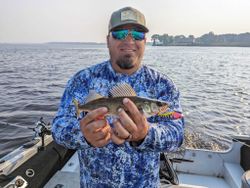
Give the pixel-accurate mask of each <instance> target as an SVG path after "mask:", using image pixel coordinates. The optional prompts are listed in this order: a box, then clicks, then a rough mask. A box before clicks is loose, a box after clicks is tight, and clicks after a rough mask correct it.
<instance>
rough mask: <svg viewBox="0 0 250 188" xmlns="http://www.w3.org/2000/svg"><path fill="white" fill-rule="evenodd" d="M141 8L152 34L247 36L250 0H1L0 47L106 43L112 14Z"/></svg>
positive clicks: (149, 35)
mask: <svg viewBox="0 0 250 188" xmlns="http://www.w3.org/2000/svg"><path fill="white" fill-rule="evenodd" d="M125 6H131V7H134V8H136V9H138V10H140V11H141V12H142V13H143V14H144V15H145V17H146V22H147V26H148V28H149V30H150V32H149V33H148V34H147V38H148V41H150V39H151V36H152V35H153V34H164V33H166V34H169V35H174V36H175V35H185V36H188V35H194V36H195V37H199V36H201V35H203V34H205V33H208V32H210V31H213V32H214V33H215V34H224V33H236V34H239V33H244V32H250V0H0V43H44V42H105V41H106V35H107V32H108V22H109V19H110V16H111V14H112V12H113V11H116V10H118V9H120V8H123V7H125Z"/></svg>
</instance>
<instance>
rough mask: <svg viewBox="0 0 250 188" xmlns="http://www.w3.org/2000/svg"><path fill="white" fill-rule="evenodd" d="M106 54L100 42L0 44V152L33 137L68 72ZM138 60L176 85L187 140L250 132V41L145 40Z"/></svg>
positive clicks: (211, 144) (213, 142) (225, 138)
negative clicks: (187, 43) (191, 43)
mask: <svg viewBox="0 0 250 188" xmlns="http://www.w3.org/2000/svg"><path fill="white" fill-rule="evenodd" d="M108 58H109V56H108V50H107V48H106V45H84V44H77V45H72V44H70V45H69V44H63V45H62V44H18V45H14V44H12V45H10V44H0V91H1V95H0V104H1V105H0V156H3V155H4V154H6V153H8V152H10V151H12V150H13V149H15V148H17V147H18V146H20V145H21V144H23V143H25V142H27V141H29V140H30V139H32V137H33V135H34V133H33V131H32V130H31V129H30V128H32V127H34V126H35V123H36V122H37V121H38V120H39V119H40V117H44V120H45V121H46V122H51V121H52V119H53V116H54V115H55V113H56V110H57V106H58V104H59V100H60V97H61V95H62V92H63V90H64V87H65V84H66V82H67V81H68V79H69V78H70V77H71V76H72V75H73V74H74V73H76V72H77V71H79V70H80V69H83V68H85V67H87V66H90V65H93V64H96V63H100V62H103V61H104V60H107V59H108ZM144 63H145V64H147V65H149V66H152V67H154V68H155V69H158V70H159V71H161V72H163V73H165V74H167V75H168V76H169V77H171V78H172V79H173V80H174V82H175V83H176V85H177V86H178V88H179V89H180V91H181V103H182V107H183V111H184V115H185V121H186V130H187V132H186V135H187V136H186V146H189V147H205V148H208V149H221V148H223V147H224V146H225V145H227V144H228V143H229V140H230V136H231V135H234V134H248V135H249V134H250V123H249V122H250V121H249V120H250V48H237V47H152V46H147V48H146V52H145V56H144ZM221 146H222V147H221Z"/></svg>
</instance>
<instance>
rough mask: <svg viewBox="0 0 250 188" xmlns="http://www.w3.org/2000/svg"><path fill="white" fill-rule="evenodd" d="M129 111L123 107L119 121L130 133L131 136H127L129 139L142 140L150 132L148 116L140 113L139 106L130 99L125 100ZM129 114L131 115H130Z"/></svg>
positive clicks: (119, 113)
mask: <svg viewBox="0 0 250 188" xmlns="http://www.w3.org/2000/svg"><path fill="white" fill-rule="evenodd" d="M123 104H124V105H125V107H126V109H128V112H125V111H124V110H123V109H119V110H118V115H119V121H120V123H121V124H122V127H123V128H124V129H125V130H127V132H128V133H130V135H131V136H129V137H127V139H126V140H128V141H141V140H143V139H144V138H145V137H146V135H147V134H148V129H149V125H148V122H147V119H146V117H145V116H144V115H143V114H141V113H140V111H139V110H138V108H137V106H136V105H135V104H134V103H133V102H132V101H131V100H129V99H127V98H125V99H124V100H123ZM128 114H129V115H128Z"/></svg>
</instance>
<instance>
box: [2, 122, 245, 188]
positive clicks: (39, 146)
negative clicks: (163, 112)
mask: <svg viewBox="0 0 250 188" xmlns="http://www.w3.org/2000/svg"><path fill="white" fill-rule="evenodd" d="M37 125H39V126H40V127H42V128H40V129H39V130H40V131H39V133H38V135H37V136H36V137H35V139H33V140H32V141H31V142H29V143H27V144H24V145H22V146H21V147H19V148H18V149H16V150H14V151H13V152H11V153H9V154H8V155H6V156H4V157H3V158H1V159H0V187H1V188H2V187H3V188H14V187H18V188H26V187H31V188H33V187H36V188H37V187H44V188H79V187H80V178H79V176H80V175H79V160H78V155H77V152H75V151H74V150H68V149H66V148H63V147H62V146H59V145H58V144H56V143H55V142H54V141H53V139H52V136H51V135H50V131H49V130H48V128H46V124H45V123H44V122H43V121H39V122H38V123H37ZM160 163H161V169H160V171H159V176H160V181H161V186H160V187H162V188H250V136H247V135H245V136H244V135H237V136H232V145H231V147H230V148H229V149H228V150H227V151H211V150H205V149H191V148H186V149H185V151H184V153H183V154H182V155H181V157H176V156H175V157H171V156H170V155H169V154H167V153H161V160H160Z"/></svg>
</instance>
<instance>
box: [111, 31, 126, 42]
mask: <svg viewBox="0 0 250 188" xmlns="http://www.w3.org/2000/svg"><path fill="white" fill-rule="evenodd" d="M128 32H129V31H128V30H120V31H112V36H113V37H114V38H115V39H117V40H124V39H125V38H126V37H127V36H128Z"/></svg>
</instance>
